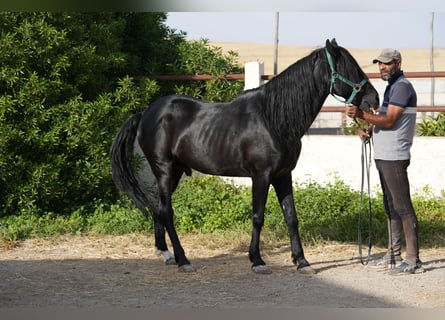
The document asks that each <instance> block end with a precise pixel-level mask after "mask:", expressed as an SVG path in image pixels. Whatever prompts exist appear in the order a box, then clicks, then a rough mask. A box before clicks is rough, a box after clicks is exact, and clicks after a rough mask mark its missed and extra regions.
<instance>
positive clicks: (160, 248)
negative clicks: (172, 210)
mask: <svg viewBox="0 0 445 320" xmlns="http://www.w3.org/2000/svg"><path fill="white" fill-rule="evenodd" d="M153 221H154V232H155V246H156V248H155V254H156V255H157V256H160V257H162V258H163V260H164V263H165V264H166V265H172V264H176V260H175V257H174V256H173V254H172V253H171V252H170V250H168V247H167V242H166V241H165V228H164V225H163V224H162V223H161V222H160V221H159V218H158V216H157V214H154V215H153Z"/></svg>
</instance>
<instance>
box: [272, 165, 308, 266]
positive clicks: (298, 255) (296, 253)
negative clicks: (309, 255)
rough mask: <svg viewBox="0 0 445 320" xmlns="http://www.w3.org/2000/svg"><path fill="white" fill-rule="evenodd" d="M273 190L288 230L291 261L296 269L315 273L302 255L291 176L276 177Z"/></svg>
mask: <svg viewBox="0 0 445 320" xmlns="http://www.w3.org/2000/svg"><path fill="white" fill-rule="evenodd" d="M273 186H274V189H275V192H276V194H277V197H278V201H279V202H280V205H281V209H282V211H283V215H284V219H285V220H286V224H287V229H288V232H289V237H290V243H291V252H292V261H293V263H294V264H295V265H297V270H298V271H299V272H301V273H305V274H313V273H315V271H314V269H312V267H311V266H310V264H309V262H308V261H307V260H306V258H305V257H304V252H303V246H302V245H301V239H300V233H299V231H298V218H297V212H296V210H295V203H294V196H293V192H292V176H291V174H290V173H289V174H288V175H286V176H284V177H282V178H279V179H277V180H276V181H274V183H273Z"/></svg>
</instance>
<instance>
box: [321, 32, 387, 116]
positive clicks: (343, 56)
mask: <svg viewBox="0 0 445 320" xmlns="http://www.w3.org/2000/svg"><path fill="white" fill-rule="evenodd" d="M325 53H326V57H327V60H328V64H329V68H330V70H331V80H330V88H329V93H330V94H331V95H332V96H333V97H334V98H336V99H337V100H339V101H341V102H344V103H346V104H354V105H356V106H358V107H359V108H360V109H362V110H363V111H368V112H369V111H370V109H371V108H374V109H375V108H378V106H379V94H378V93H377V90H376V89H375V88H374V86H373V85H372V84H371V82H370V81H369V79H368V77H367V76H366V74H365V73H364V72H363V70H362V69H361V68H360V66H359V65H358V63H357V61H355V59H354V57H352V55H351V54H350V53H349V52H348V51H347V50H346V49H345V48H343V47H340V46H338V45H337V42H336V41H335V39H332V41H329V40H326V47H325ZM336 95H337V96H340V97H343V98H344V99H345V100H341V99H339V98H338V97H336Z"/></svg>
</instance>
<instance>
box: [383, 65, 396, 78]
mask: <svg viewBox="0 0 445 320" xmlns="http://www.w3.org/2000/svg"><path fill="white" fill-rule="evenodd" d="M396 73H397V70H396V68H394V69H392V70H391V71H390V72H389V73H388V74H385V75H383V74H380V76H381V78H382V80H385V81H389V79H391V78H392V77H393V76H394V75H395V74H396Z"/></svg>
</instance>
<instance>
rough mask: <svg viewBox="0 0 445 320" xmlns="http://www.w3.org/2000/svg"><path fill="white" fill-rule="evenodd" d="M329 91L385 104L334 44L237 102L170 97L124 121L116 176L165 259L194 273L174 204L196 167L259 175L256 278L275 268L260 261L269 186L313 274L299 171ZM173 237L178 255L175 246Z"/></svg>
mask: <svg viewBox="0 0 445 320" xmlns="http://www.w3.org/2000/svg"><path fill="white" fill-rule="evenodd" d="M329 94H332V95H333V96H334V97H335V95H337V96H341V97H343V98H345V100H343V101H344V102H345V103H353V104H355V105H357V106H359V107H360V108H361V109H362V110H365V111H369V107H376V106H378V104H379V98H378V93H377V91H376V90H375V89H374V87H373V86H372V84H371V83H370V82H369V81H368V79H367V77H366V75H365V73H364V72H363V71H362V70H361V68H360V67H359V65H358V64H357V62H356V61H355V59H354V58H353V57H352V56H351V54H350V53H349V52H348V51H347V50H346V49H344V48H342V47H340V46H338V45H337V43H336V41H335V39H333V40H332V41H329V40H327V41H326V46H325V47H324V48H319V49H316V50H314V51H313V52H312V53H310V54H309V55H308V56H306V57H304V58H302V59H300V60H299V61H297V62H295V63H294V64H293V65H291V66H289V67H288V68H287V69H286V70H284V71H283V72H282V73H280V74H279V75H277V76H276V77H274V78H273V79H272V80H270V81H269V82H267V83H266V84H264V85H262V86H260V87H258V88H256V89H252V90H248V91H245V92H243V93H241V94H240V95H239V96H238V97H237V98H235V99H234V100H233V101H230V102H227V103H208V102H203V101H201V100H198V99H194V98H192V97H189V96H183V95H169V96H165V97H161V98H159V99H158V100H156V101H154V102H153V103H152V104H151V105H150V107H149V108H147V109H146V110H145V111H143V112H140V113H137V114H135V115H133V116H132V117H131V118H130V119H128V120H127V121H126V122H125V123H124V124H123V125H122V127H121V128H120V130H119V132H118V133H117V135H116V137H115V138H114V141H113V143H112V146H111V150H110V157H111V166H112V175H113V179H114V181H115V184H116V186H117V187H118V189H119V190H121V191H122V192H124V193H126V194H127V195H128V196H129V197H130V198H131V199H132V200H133V201H134V203H135V204H136V206H137V207H138V208H139V209H140V210H141V211H143V212H144V213H146V214H148V213H149V212H151V213H152V216H153V221H154V231H155V245H156V249H157V253H158V254H159V255H161V254H162V255H163V256H164V261H165V262H166V263H168V264H169V263H177V264H178V266H179V267H180V270H182V271H186V272H189V271H195V269H194V267H192V265H191V264H190V262H189V260H188V259H187V257H186V255H185V253H184V249H183V248H182V246H181V243H180V240H179V238H178V235H177V233H176V230H175V226H174V224H173V208H172V193H173V192H174V191H175V190H176V187H177V186H178V183H179V181H180V178H181V176H182V175H183V174H184V173H185V174H186V175H191V173H192V169H195V170H197V171H200V172H202V173H205V174H211V175H219V176H239V177H251V179H252V204H253V210H252V222H253V230H252V238H251V243H250V247H249V259H250V261H251V262H252V270H253V271H254V272H257V273H270V272H271V270H270V268H269V267H267V266H266V263H265V262H264V261H263V259H262V258H261V255H260V232H261V229H262V226H263V222H264V209H265V204H266V200H267V195H268V191H269V186H270V185H272V186H273V187H274V189H275V192H276V194H277V196H278V200H279V202H280V204H281V208H282V210H283V214H284V218H285V220H286V223H287V226H288V230H289V236H290V242H291V252H292V260H293V263H294V264H295V265H297V270H299V271H300V272H303V273H313V272H314V270H313V269H312V268H311V266H310V264H309V263H308V261H307V260H306V259H305V257H304V253H303V248H302V245H301V240H300V236H299V232H298V219H297V214H296V210H295V205H294V199H293V194H292V179H291V172H292V170H293V169H294V168H295V166H296V164H297V160H298V157H299V155H300V150H301V138H302V136H303V135H304V134H305V133H306V132H307V130H308V129H309V127H310V125H311V124H312V122H313V121H314V119H315V117H316V116H317V114H318V113H319V111H320V109H321V107H322V105H323V102H324V101H325V100H326V98H327V97H328V95H329ZM336 98H337V99H339V98H338V97H336ZM136 139H137V142H138V144H139V146H138V147H140V149H141V150H142V151H143V154H144V155H145V157H146V159H147V160H148V163H149V167H150V169H151V170H150V174H149V177H148V178H149V179H148V182H147V181H145V182H146V183H145V186H144V187H142V185H143V184H141V183H140V181H138V180H139V179H138V178H137V177H136V174H135V173H134V168H133V165H132V163H133V164H134V161H132V160H133V157H134V147H135V141H136ZM146 180H147V179H146ZM165 231H167V233H168V235H169V237H170V240H171V243H172V245H173V252H174V257H173V255H172V254H171V253H170V252H169V250H168V248H167V244H166V239H165Z"/></svg>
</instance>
